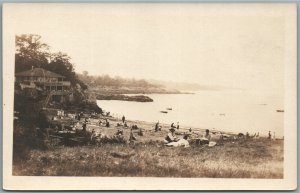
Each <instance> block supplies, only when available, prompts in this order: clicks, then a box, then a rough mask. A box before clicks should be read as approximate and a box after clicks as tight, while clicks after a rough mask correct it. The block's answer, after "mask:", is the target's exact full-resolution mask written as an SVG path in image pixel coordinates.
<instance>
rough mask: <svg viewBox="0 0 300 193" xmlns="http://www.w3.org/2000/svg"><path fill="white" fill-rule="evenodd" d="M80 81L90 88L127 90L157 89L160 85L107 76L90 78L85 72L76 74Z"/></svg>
mask: <svg viewBox="0 0 300 193" xmlns="http://www.w3.org/2000/svg"><path fill="white" fill-rule="evenodd" d="M78 77H79V79H80V80H82V81H83V82H84V83H85V84H87V85H88V86H90V87H93V88H96V87H128V88H137V87H143V88H159V87H160V85H157V84H152V83H149V82H147V81H146V80H144V79H134V78H122V77H120V76H115V77H111V76H109V75H99V76H90V75H88V72H87V71H84V72H83V73H82V74H78Z"/></svg>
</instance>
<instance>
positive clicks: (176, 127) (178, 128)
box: [176, 122, 179, 130]
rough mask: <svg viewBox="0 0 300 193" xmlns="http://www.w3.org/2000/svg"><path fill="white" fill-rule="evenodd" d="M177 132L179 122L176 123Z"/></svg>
mask: <svg viewBox="0 0 300 193" xmlns="http://www.w3.org/2000/svg"><path fill="white" fill-rule="evenodd" d="M176 128H177V130H178V129H179V122H177V126H176Z"/></svg>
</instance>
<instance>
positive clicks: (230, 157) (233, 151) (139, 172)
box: [13, 139, 283, 178]
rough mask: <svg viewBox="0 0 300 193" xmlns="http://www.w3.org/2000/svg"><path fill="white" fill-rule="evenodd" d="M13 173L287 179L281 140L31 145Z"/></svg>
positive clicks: (34, 174)
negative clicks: (50, 147)
mask: <svg viewBox="0 0 300 193" xmlns="http://www.w3.org/2000/svg"><path fill="white" fill-rule="evenodd" d="M13 175H26V176H27V175H28V176H154V177H208V178H283V140H276V141H270V140H266V139H260V140H255V141H254V140H253V141H252V140H248V141H245V140H241V141H235V142H227V143H224V144H223V145H221V146H215V147H207V146H195V145H193V146H191V147H190V148H183V147H182V148H178V147H177V148H172V147H165V146H164V145H163V144H162V143H160V142H156V141H148V142H143V143H138V144H134V145H130V144H104V145H101V146H84V147H63V148H57V149H54V150H47V151H41V150H33V151H31V152H30V157H29V158H28V159H27V160H23V161H19V162H16V163H14V165H13Z"/></svg>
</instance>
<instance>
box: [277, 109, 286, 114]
mask: <svg viewBox="0 0 300 193" xmlns="http://www.w3.org/2000/svg"><path fill="white" fill-rule="evenodd" d="M276 111H277V112H278V113H283V112H284V110H281V109H280V110H276Z"/></svg>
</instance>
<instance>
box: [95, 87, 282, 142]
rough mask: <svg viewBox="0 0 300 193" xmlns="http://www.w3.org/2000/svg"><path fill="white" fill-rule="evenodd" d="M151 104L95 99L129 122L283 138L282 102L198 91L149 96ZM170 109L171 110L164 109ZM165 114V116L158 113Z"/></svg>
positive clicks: (255, 95)
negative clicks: (175, 125)
mask: <svg viewBox="0 0 300 193" xmlns="http://www.w3.org/2000/svg"><path fill="white" fill-rule="evenodd" d="M147 96H149V97H151V98H152V99H153V100H154V102H151V103H141V102H127V101H113V100H111V101H106V100H98V101H97V103H98V105H99V106H100V107H101V108H102V109H104V110H105V111H110V112H111V114H112V115H115V116H117V117H119V118H121V116H122V115H125V116H126V118H127V119H130V120H143V121H151V122H155V121H158V120H159V121H160V122H163V123H169V124H171V123H172V122H174V123H177V122H179V123H180V125H182V126H191V127H194V128H205V129H206V128H208V129H213V128H215V129H217V130H221V131H231V132H247V131H248V132H249V133H250V134H254V133H257V132H260V135H267V132H268V131H272V133H273V132H276V136H278V137H279V136H282V135H283V119H284V117H283V115H284V113H278V112H276V110H277V109H283V99H282V98H279V97H274V96H272V95H267V94H264V95H263V94H261V93H258V92H257V93H253V92H252V93H250V92H245V91H241V90H234V91H201V92H197V93H195V94H149V95H147ZM167 108H172V110H167ZM160 111H167V112H168V113H161V112H160Z"/></svg>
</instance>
